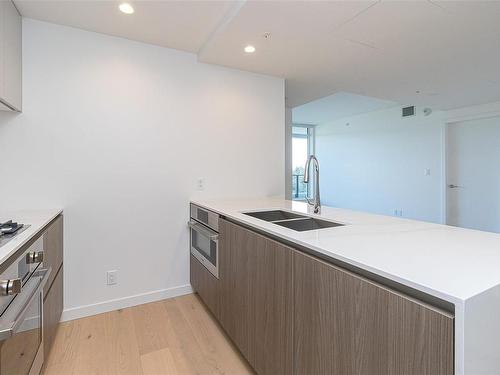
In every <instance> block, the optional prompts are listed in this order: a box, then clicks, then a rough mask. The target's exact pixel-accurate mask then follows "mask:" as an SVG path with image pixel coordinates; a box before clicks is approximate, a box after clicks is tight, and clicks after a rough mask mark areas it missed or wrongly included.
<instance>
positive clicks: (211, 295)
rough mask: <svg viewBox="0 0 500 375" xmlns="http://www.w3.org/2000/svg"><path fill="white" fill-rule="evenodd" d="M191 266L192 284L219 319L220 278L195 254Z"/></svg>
mask: <svg viewBox="0 0 500 375" xmlns="http://www.w3.org/2000/svg"><path fill="white" fill-rule="evenodd" d="M190 266H191V267H190V281H191V286H192V287H193V289H194V290H195V291H196V292H197V293H198V295H199V296H200V298H201V299H202V300H203V302H204V303H205V305H206V306H207V307H208V309H209V310H210V311H211V312H212V314H214V315H215V317H216V318H217V319H219V318H220V314H219V307H220V301H219V300H220V293H219V280H217V278H216V277H215V276H214V275H212V274H211V273H210V272H209V271H208V270H207V269H206V268H205V267H204V266H203V264H201V263H200V261H199V260H198V259H196V258H195V257H194V256H193V255H191V263H190Z"/></svg>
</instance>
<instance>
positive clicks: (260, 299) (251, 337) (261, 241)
mask: <svg viewBox="0 0 500 375" xmlns="http://www.w3.org/2000/svg"><path fill="white" fill-rule="evenodd" d="M219 232H220V234H219V261H220V266H219V267H220V268H219V280H220V286H221V309H220V321H221V324H222V326H223V327H224V328H225V330H226V332H227V333H228V335H229V336H230V337H231V339H232V340H233V341H234V342H235V344H236V345H237V346H238V348H239V349H240V351H241V352H242V353H243V355H244V356H245V357H246V359H247V360H248V362H249V363H250V364H251V365H252V367H253V368H254V369H255V370H256V372H257V373H258V374H260V375H265V374H273V375H277V374H290V373H291V372H292V356H293V352H292V351H293V339H292V337H293V332H292V329H293V311H292V308H293V290H292V282H293V281H292V272H293V266H292V261H293V258H292V249H290V248H289V247H287V246H284V245H282V244H280V243H278V242H275V241H273V240H270V239H268V238H266V237H263V236H261V235H259V234H256V233H255V232H252V231H250V230H247V229H245V228H242V227H240V226H238V225H235V224H232V223H230V222H228V221H226V220H220V222H219Z"/></svg>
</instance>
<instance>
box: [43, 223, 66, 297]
mask: <svg viewBox="0 0 500 375" xmlns="http://www.w3.org/2000/svg"><path fill="white" fill-rule="evenodd" d="M43 249H44V259H43V265H44V267H45V268H49V267H52V273H51V274H50V277H49V280H47V284H45V287H44V288H43V292H44V293H45V295H47V292H48V290H49V289H50V286H51V285H52V282H53V281H54V278H55V277H56V274H57V271H58V270H59V268H60V267H61V265H62V263H63V216H62V215H59V216H58V217H57V218H56V219H55V220H54V221H53V222H52V223H51V224H50V226H49V227H48V228H47V231H46V232H45V233H44V235H43Z"/></svg>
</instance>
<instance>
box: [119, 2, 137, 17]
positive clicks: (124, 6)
mask: <svg viewBox="0 0 500 375" xmlns="http://www.w3.org/2000/svg"><path fill="white" fill-rule="evenodd" d="M119 8H120V10H121V11H122V12H123V13H125V14H132V13H134V8H133V7H132V5H130V4H129V3H121V4H120V6H119Z"/></svg>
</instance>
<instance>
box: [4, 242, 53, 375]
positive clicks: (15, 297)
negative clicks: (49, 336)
mask: <svg viewBox="0 0 500 375" xmlns="http://www.w3.org/2000/svg"><path fill="white" fill-rule="evenodd" d="M1 269H2V272H1V273H0V375H38V374H39V373H40V370H41V368H42V364H43V286H44V285H45V283H46V282H47V279H48V277H49V275H50V269H44V268H43V236H42V237H40V238H39V239H37V240H36V241H35V242H34V243H33V244H31V245H30V246H29V247H28V248H27V249H26V250H25V251H23V252H22V254H20V255H19V256H18V257H17V258H16V259H15V260H14V261H13V262H11V263H10V264H8V265H7V266H4V265H2V267H1Z"/></svg>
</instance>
